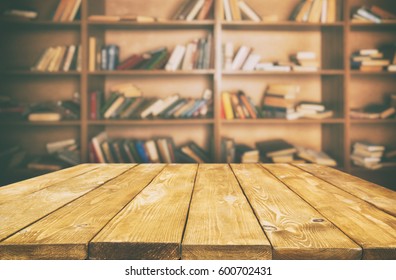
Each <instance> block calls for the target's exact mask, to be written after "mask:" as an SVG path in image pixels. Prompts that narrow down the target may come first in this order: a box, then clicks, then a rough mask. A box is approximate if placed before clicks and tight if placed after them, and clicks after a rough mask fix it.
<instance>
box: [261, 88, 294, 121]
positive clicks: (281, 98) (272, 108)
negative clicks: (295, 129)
mask: <svg viewBox="0 0 396 280" xmlns="http://www.w3.org/2000/svg"><path fill="white" fill-rule="evenodd" d="M299 92H300V87H299V86H297V85H291V84H270V85H268V87H267V89H266V92H265V93H264V95H263V99H262V110H263V116H264V117H267V118H286V119H288V120H293V119H296V118H298V117H299V116H300V115H299V114H297V113H296V111H295V103H296V96H297V94H298V93H299Z"/></svg>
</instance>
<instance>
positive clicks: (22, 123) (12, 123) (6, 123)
mask: <svg viewBox="0 0 396 280" xmlns="http://www.w3.org/2000/svg"><path fill="white" fill-rule="evenodd" d="M80 125H81V122H80V121H79V120H75V121H55V122H53V121H49V122H31V121H26V120H20V121H6V120H4V121H0V126H80Z"/></svg>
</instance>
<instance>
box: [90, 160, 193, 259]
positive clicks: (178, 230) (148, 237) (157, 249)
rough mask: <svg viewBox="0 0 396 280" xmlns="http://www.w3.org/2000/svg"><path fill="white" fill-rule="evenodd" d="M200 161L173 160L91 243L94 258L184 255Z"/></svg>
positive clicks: (91, 256) (178, 257)
mask: <svg viewBox="0 0 396 280" xmlns="http://www.w3.org/2000/svg"><path fill="white" fill-rule="evenodd" d="M196 171H197V165H196V164H186V165H181V164H171V165H168V166H167V167H165V169H164V170H163V171H162V172H161V173H160V174H159V175H158V176H157V177H156V178H155V180H153V181H152V182H151V183H150V184H149V185H148V186H147V187H146V188H145V189H144V190H143V191H142V192H141V193H140V194H139V195H137V196H136V197H135V198H134V199H133V200H132V201H131V202H130V203H129V204H128V205H127V206H126V207H125V208H124V209H123V210H122V211H121V212H120V213H119V214H118V215H117V216H116V217H115V218H114V219H113V220H112V221H110V222H109V223H108V224H107V225H106V227H105V228H104V229H103V230H102V231H101V232H100V233H99V234H98V235H97V236H96V237H95V238H94V239H93V240H92V241H91V243H90V245H89V254H90V256H89V257H90V259H180V243H181V240H182V234H183V230H184V226H185V222H186V219H187V212H188V207H189V203H190V198H191V194H192V190H193V186H194V179H195V176H196Z"/></svg>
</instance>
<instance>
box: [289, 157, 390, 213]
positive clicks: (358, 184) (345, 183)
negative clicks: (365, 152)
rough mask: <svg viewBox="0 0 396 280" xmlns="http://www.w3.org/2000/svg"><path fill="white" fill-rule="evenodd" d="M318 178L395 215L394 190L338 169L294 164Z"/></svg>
mask: <svg viewBox="0 0 396 280" xmlns="http://www.w3.org/2000/svg"><path fill="white" fill-rule="evenodd" d="M295 166H297V167H298V168H300V169H302V170H305V171H307V172H309V173H311V174H313V175H315V176H316V177H318V178H321V179H323V180H324V181H326V182H328V183H330V184H332V185H334V186H336V187H338V188H340V189H342V190H344V191H346V192H348V193H350V194H352V195H354V196H357V197H359V198H361V199H363V200H365V201H367V202H369V203H371V204H373V205H375V206H376V207H378V208H379V209H381V210H383V211H385V212H387V213H389V214H391V215H393V216H396V192H395V191H392V190H390V189H387V188H384V187H381V186H379V185H377V184H374V183H371V182H368V181H365V180H363V179H360V178H358V177H355V176H352V175H349V174H347V173H344V172H341V171H339V170H336V169H333V168H330V167H327V166H320V165H316V164H295Z"/></svg>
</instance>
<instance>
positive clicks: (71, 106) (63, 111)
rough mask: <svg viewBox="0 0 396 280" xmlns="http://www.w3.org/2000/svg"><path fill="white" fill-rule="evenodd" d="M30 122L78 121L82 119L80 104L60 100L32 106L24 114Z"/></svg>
mask: <svg viewBox="0 0 396 280" xmlns="http://www.w3.org/2000/svg"><path fill="white" fill-rule="evenodd" d="M23 116H26V118H27V119H28V120H29V121H32V122H34V121H45V122H47V121H60V120H77V119H79V118H80V103H78V102H77V101H75V100H60V101H49V102H39V103H33V104H30V105H29V106H28V107H27V108H26V110H25V111H24V112H23Z"/></svg>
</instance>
